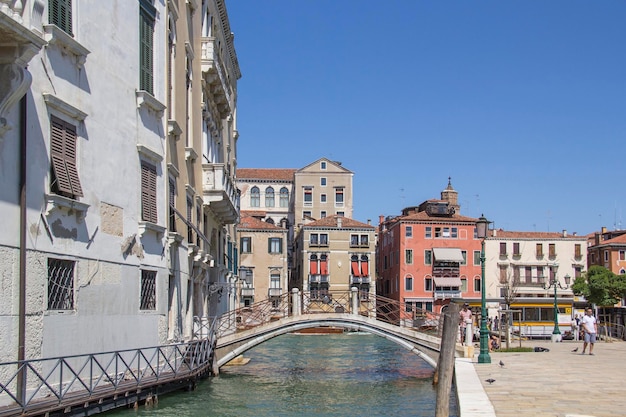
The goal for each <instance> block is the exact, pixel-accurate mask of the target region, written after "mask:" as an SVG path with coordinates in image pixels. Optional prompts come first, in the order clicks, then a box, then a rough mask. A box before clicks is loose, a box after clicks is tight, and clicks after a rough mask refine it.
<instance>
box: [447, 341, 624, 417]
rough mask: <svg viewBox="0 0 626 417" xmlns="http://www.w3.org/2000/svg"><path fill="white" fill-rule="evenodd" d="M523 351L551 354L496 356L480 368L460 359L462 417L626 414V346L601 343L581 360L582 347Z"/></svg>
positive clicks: (555, 345)
mask: <svg viewBox="0 0 626 417" xmlns="http://www.w3.org/2000/svg"><path fill="white" fill-rule="evenodd" d="M523 346H528V347H536V346H537V347H544V348H547V349H549V350H550V351H549V352H529V353H491V363H490V364H478V363H476V357H474V358H473V360H470V359H463V358H459V359H457V360H456V384H457V390H458V395H459V403H460V417H475V416H484V417H487V416H494V415H495V416H497V417H524V416H532V417H548V416H549V417H556V416H558V417H582V416H585V417H586V416H594V417H622V416H625V415H626V394H624V393H625V390H626V388H625V385H626V379H625V378H626V342H619V341H618V342H612V343H607V342H598V343H596V346H595V349H594V354H595V355H594V356H590V355H589V354H586V355H584V356H583V355H581V352H582V342H563V343H551V342H550V341H549V340H548V341H545V340H538V341H537V340H536V341H525V342H523ZM575 348H578V351H577V352H572V350H573V349H575ZM587 353H588V352H587ZM500 361H502V362H503V363H504V366H502V367H501V366H500V365H499V362H500ZM487 379H493V380H495V381H494V382H493V383H491V384H490V383H488V382H486V380H487ZM477 384H480V385H479V386H477ZM494 411H495V414H493V412H494Z"/></svg>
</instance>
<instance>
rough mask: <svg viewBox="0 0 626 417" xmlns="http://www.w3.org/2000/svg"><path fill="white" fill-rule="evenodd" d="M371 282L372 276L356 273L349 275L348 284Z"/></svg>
mask: <svg viewBox="0 0 626 417" xmlns="http://www.w3.org/2000/svg"><path fill="white" fill-rule="evenodd" d="M371 282H372V278H371V277H369V276H366V277H362V276H356V275H350V284H370V283H371Z"/></svg>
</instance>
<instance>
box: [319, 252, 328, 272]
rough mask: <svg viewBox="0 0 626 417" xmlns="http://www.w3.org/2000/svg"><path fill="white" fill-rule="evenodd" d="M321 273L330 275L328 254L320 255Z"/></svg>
mask: <svg viewBox="0 0 626 417" xmlns="http://www.w3.org/2000/svg"><path fill="white" fill-rule="evenodd" d="M320 274H322V275H328V256H327V255H321V256H320Z"/></svg>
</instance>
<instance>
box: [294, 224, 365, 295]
mask: <svg viewBox="0 0 626 417" xmlns="http://www.w3.org/2000/svg"><path fill="white" fill-rule="evenodd" d="M375 230H376V228H375V227H374V226H371V225H369V224H365V223H361V222H358V221H356V220H353V219H350V218H347V217H343V216H340V215H336V214H335V215H332V216H328V217H325V218H323V219H320V220H316V221H312V222H310V223H308V224H305V225H303V226H302V227H301V228H300V230H299V231H298V234H297V236H296V240H295V245H294V246H295V252H294V253H295V261H294V269H293V272H292V277H291V282H290V285H289V288H290V289H291V288H298V289H300V290H302V291H305V292H310V296H311V299H319V298H322V297H324V296H326V295H332V293H333V292H344V291H349V290H350V288H352V287H357V288H358V289H359V290H360V292H361V296H362V298H366V297H367V296H368V294H370V293H372V294H374V293H375V291H376V283H375V279H376V277H375V271H376V257H375V254H376V245H375V239H376V233H375Z"/></svg>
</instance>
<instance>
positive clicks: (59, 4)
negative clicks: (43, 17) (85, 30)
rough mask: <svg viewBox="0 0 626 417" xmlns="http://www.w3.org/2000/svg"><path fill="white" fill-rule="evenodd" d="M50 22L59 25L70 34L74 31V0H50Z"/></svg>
mask: <svg viewBox="0 0 626 417" xmlns="http://www.w3.org/2000/svg"><path fill="white" fill-rule="evenodd" d="M48 23H50V24H53V25H55V26H58V27H59V29H61V30H62V31H63V32H65V33H67V34H68V35H70V36H74V34H73V33H72V0H49V1H48Z"/></svg>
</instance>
